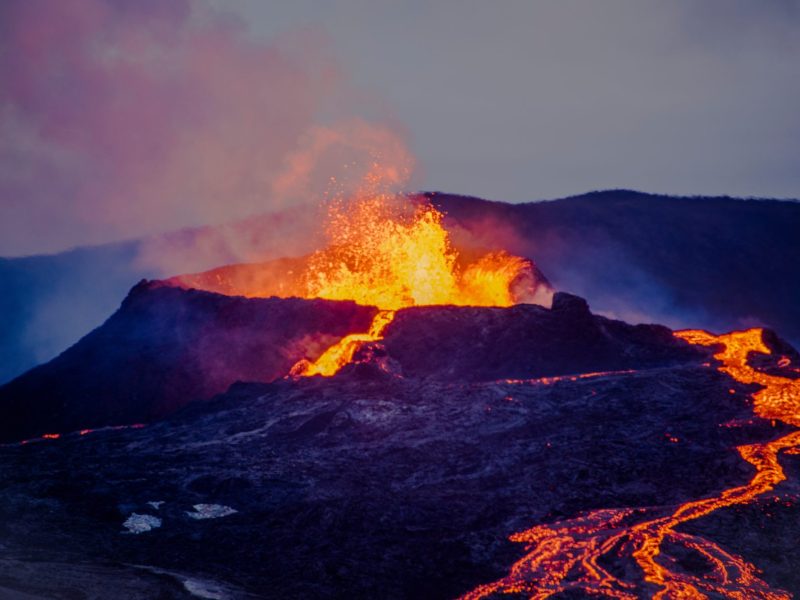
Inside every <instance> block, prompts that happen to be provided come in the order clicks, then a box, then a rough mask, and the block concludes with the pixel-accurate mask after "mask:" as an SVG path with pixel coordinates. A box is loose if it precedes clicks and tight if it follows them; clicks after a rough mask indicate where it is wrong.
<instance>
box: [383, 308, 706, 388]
mask: <svg viewBox="0 0 800 600" xmlns="http://www.w3.org/2000/svg"><path fill="white" fill-rule="evenodd" d="M383 344H384V346H385V348H386V351H387V353H388V356H389V357H390V358H391V359H393V360H395V361H396V362H397V363H398V364H399V365H400V368H401V372H402V373H403V374H404V375H406V376H409V377H433V378H436V379H443V380H448V381H491V380H498V379H526V378H534V377H543V376H552V375H568V374H572V373H589V372H597V371H610V370H625V369H631V368H641V367H655V366H665V365H670V364H677V363H681V362H686V361H691V360H694V359H697V358H698V357H699V356H705V355H706V354H707V352H706V351H705V350H698V349H697V348H696V347H693V346H690V345H688V344H686V343H685V342H683V341H681V340H678V339H676V338H675V337H674V336H673V335H672V332H671V331H670V330H669V329H667V328H666V327H662V326H660V325H628V324H627V323H623V322H621V321H614V320H611V319H606V318H605V317H599V316H596V315H592V314H591V312H589V307H588V304H587V303H586V301H585V300H584V299H583V298H579V297H577V296H573V295H571V294H566V293H564V292H558V293H556V294H555V296H554V297H553V308H552V309H546V308H543V307H541V306H537V305H533V304H519V305H516V306H512V307H509V308H485V307H483V308H476V307H463V306H425V307H412V308H406V309H403V310H400V311H398V313H397V315H396V316H395V318H394V321H392V323H390V324H389V326H388V327H387V328H386V331H385V337H384V341H383Z"/></svg>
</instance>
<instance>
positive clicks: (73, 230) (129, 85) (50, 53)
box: [0, 0, 413, 255]
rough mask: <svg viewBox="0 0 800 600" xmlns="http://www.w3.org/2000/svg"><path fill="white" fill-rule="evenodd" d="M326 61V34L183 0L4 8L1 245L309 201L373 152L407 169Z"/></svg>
mask: <svg viewBox="0 0 800 600" xmlns="http://www.w3.org/2000/svg"><path fill="white" fill-rule="evenodd" d="M331 56H332V52H331V49H330V47H329V42H328V40H327V39H326V37H325V36H324V35H323V34H322V33H321V32H319V31H315V30H304V31H298V32H294V33H293V34H292V35H285V36H283V37H281V38H280V39H272V40H270V41H269V43H267V42H264V41H260V40H258V39H256V38H254V37H252V36H251V35H250V34H249V32H248V30H247V28H246V26H245V24H243V23H242V22H240V21H237V20H236V19H234V18H232V17H230V16H228V15H225V14H222V13H220V12H218V11H215V10H214V9H212V8H210V7H208V6H205V5H203V4H200V3H190V2H189V1H188V0H174V1H169V2H161V1H155V0H146V1H138V2H123V1H121V0H75V1H72V2H57V1H48V0H9V1H7V2H4V3H3V4H2V6H0V165H1V166H0V204H1V205H2V214H3V218H2V219H0V255H3V254H5V255H21V254H30V253H39V252H46V251H58V250H61V249H63V248H65V247H69V246H73V245H79V244H86V243H100V242H106V241H110V240H116V239H120V238H130V237H137V236H140V235H144V234H152V233H157V232H163V231H169V230H173V229H176V228H179V227H185V226H197V225H206V224H213V223H221V222H228V221H233V220H236V219H241V218H244V217H248V216H250V215H253V214H259V213H263V212H267V211H272V210H276V209H283V208H285V207H288V206H295V205H297V204H298V203H301V202H315V201H318V200H319V199H320V198H321V197H322V196H323V195H324V194H325V193H326V192H329V191H330V190H332V189H333V190H335V191H337V192H338V191H341V190H342V189H346V187H347V185H348V182H349V181H351V180H355V179H357V178H358V174H359V172H360V171H361V170H364V169H367V168H369V163H371V162H373V161H376V160H379V161H381V162H385V163H394V164H397V165H398V168H400V169H407V170H410V168H411V166H412V164H413V160H412V158H411V157H410V155H409V153H408V151H407V149H406V147H405V143H404V140H403V135H402V132H400V131H399V130H398V128H397V127H396V126H394V125H392V124H391V119H389V118H388V117H387V116H386V115H383V114H381V111H382V110H384V109H382V108H381V107H375V106H368V104H369V100H367V98H368V95H367V94H366V93H361V92H360V90H358V89H357V88H356V86H354V85H352V84H351V82H350V81H349V80H348V78H347V76H346V75H345V74H344V73H343V72H342V70H341V69H340V67H339V65H338V64H336V62H335V60H333V59H332V58H331ZM363 114H377V120H376V121H367V120H364V119H362V118H360V117H359V115H363ZM331 177H335V181H333V180H332V179H331Z"/></svg>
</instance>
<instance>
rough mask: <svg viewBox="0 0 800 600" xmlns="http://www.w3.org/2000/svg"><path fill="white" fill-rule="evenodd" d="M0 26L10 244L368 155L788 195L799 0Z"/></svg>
mask: <svg viewBox="0 0 800 600" xmlns="http://www.w3.org/2000/svg"><path fill="white" fill-rule="evenodd" d="M0 34H2V38H1V41H0V255H21V254H31V253H38V252H53V251H59V250H62V249H64V248H68V247H72V246H75V245H81V244H86V243H101V242H106V241H112V240H117V239H125V238H130V237H135V236H140V235H145V234H149V233H155V232H160V231H168V230H170V229H174V228H178V227H182V226H192V225H202V224H207V223H217V222H223V221H227V220H232V219H237V218H242V217H245V216H247V215H250V214H256V213H259V212H264V211H268V210H274V209H280V208H282V207H285V206H290V205H294V204H297V203H299V202H304V201H315V200H316V199H318V198H320V197H322V196H324V194H325V193H327V192H329V191H330V185H331V184H330V180H331V177H335V178H336V179H337V186H341V188H342V189H347V186H348V182H347V178H348V177H356V178H357V177H358V173H359V169H361V168H363V166H364V165H365V164H366V163H367V162H369V160H371V157H374V156H375V155H378V156H380V159H381V161H383V162H385V163H386V164H389V165H391V166H392V167H393V168H396V170H397V172H398V173H401V174H404V173H406V172H408V173H409V174H410V176H409V177H408V178H407V179H406V178H405V177H399V179H398V183H399V184H400V185H401V186H402V187H403V188H404V189H408V190H411V191H415V190H420V189H425V190H441V191H448V192H457V193H464V194H470V195H476V196H482V197H486V198H491V199H496V200H508V201H514V202H522V201H530V200H539V199H549V198H555V197H560V196H565V195H571V194H578V193H582V192H585V191H589V190H595V189H603V188H622V187H624V188H633V189H639V190H643V191H648V192H659V193H670V194H682V195H696V194H708V195H717V194H730V195H736V196H767V197H783V198H797V197H799V196H800V164H799V163H800V159H799V158H798V157H800V116H799V114H798V110H797V107H798V106H800V3H798V2H795V1H793V0H763V1H749V2H748V1H744V0H705V1H703V2H689V1H672V2H655V1H642V0H607V1H589V0H584V1H573V0H552V1H536V2H494V3H489V2H463V1H449V2H431V3H429V2H406V3H395V2H367V1H361V2H356V1H345V2H336V3H328V2H310V1H295V2H291V3H272V2H261V1H260V0H230V1H225V2H222V1H217V2H213V4H206V3H201V2H183V1H175V2H156V1H147V2H132V3H125V2H122V1H120V0H80V1H79V2H74V3H62V2H57V1H54V0H53V1H48V0H30V1H26V0H20V1H15V0H11V1H8V2H4V3H3V4H2V6H1V7H0ZM344 164H347V165H349V166H350V170H349V171H346V170H343V165H344ZM353 173H355V174H356V175H353Z"/></svg>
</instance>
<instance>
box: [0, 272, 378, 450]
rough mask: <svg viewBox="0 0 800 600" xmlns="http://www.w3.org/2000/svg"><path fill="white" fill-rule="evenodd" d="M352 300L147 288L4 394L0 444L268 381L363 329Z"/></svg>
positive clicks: (144, 414) (147, 413)
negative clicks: (241, 382)
mask: <svg viewBox="0 0 800 600" xmlns="http://www.w3.org/2000/svg"><path fill="white" fill-rule="evenodd" d="M375 312H376V310H375V309H374V308H370V307H363V306H358V305H356V304H355V303H353V302H332V301H326V300H303V299H299V298H290V299H278V298H258V299H247V298H242V297H229V296H222V295H219V294H213V293H209V292H201V291H197V290H183V289H179V288H176V287H171V286H165V285H163V284H161V283H159V282H142V283H140V284H139V285H137V286H136V287H134V288H133V289H132V290H131V292H130V294H128V297H127V298H126V299H125V301H124V302H123V303H122V305H121V306H120V308H119V310H118V311H117V312H116V313H114V315H112V316H111V317H110V318H109V319H108V320H107V321H106V322H105V323H104V324H103V325H102V326H100V327H99V328H97V329H96V330H94V331H93V332H92V333H90V334H89V335H87V336H86V337H84V338H83V339H82V340H81V341H79V342H78V343H77V344H75V345H74V346H73V347H72V348H70V349H69V350H67V351H66V352H64V353H63V354H61V355H60V356H58V357H57V358H55V359H53V360H52V361H50V362H49V363H46V364H44V365H41V366H39V367H36V368H34V369H32V370H31V371H29V372H28V373H26V374H24V375H21V376H20V377H18V378H17V379H15V380H14V381H12V382H10V383H8V384H6V385H5V386H3V387H2V388H0V439H2V440H12V439H13V440H18V439H22V438H27V437H32V436H36V435H41V434H42V433H46V432H65V431H72V430H75V429H83V428H92V427H98V426H103V425H112V424H124V423H136V422H148V421H151V420H152V419H156V418H159V417H163V416H164V415H167V414H169V413H171V412H174V411H175V410H177V409H178V408H180V407H182V406H185V405H186V404H188V403H190V402H192V401H194V400H202V399H207V398H210V397H211V396H213V395H214V394H218V393H220V392H223V391H225V390H226V389H227V388H228V386H230V385H231V383H233V382H235V381H237V380H242V379H243V380H250V381H265V382H266V381H271V380H273V379H275V378H277V377H282V376H284V375H285V374H286V373H287V372H288V371H289V369H290V368H291V367H292V365H293V364H294V363H295V362H297V361H298V360H299V359H301V358H303V357H304V356H309V355H311V356H316V355H318V354H319V353H320V352H321V351H322V350H324V349H325V348H326V347H328V346H329V345H330V344H332V343H334V342H335V341H336V340H337V339H339V338H341V337H342V336H344V335H347V334H349V333H353V332H358V331H366V330H367V329H368V327H369V324H370V323H371V321H372V318H373V317H374V315H375Z"/></svg>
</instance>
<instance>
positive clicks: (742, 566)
mask: <svg viewBox="0 0 800 600" xmlns="http://www.w3.org/2000/svg"><path fill="white" fill-rule="evenodd" d="M675 335H676V336H677V337H679V338H681V339H683V340H686V341H687V342H689V343H691V344H696V345H702V346H717V345H718V346H719V347H720V350H719V351H718V352H717V353H716V354H715V355H714V357H715V358H716V359H717V360H718V361H719V362H720V365H719V366H718V369H719V370H720V371H721V372H723V373H727V374H728V375H730V376H731V377H733V378H734V379H735V380H736V381H738V382H740V383H743V384H757V385H759V386H761V389H760V390H759V391H757V392H755V393H753V394H752V398H753V403H754V407H753V408H754V412H755V413H756V415H758V416H760V417H762V418H764V419H770V420H774V421H782V422H784V423H786V424H789V425H793V426H795V427H800V380H798V379H791V378H786V377H780V376H777V375H769V374H766V373H764V372H762V371H759V370H757V369H755V368H753V367H752V366H750V365H749V364H748V362H747V359H748V356H749V354H750V353H753V352H755V353H763V354H771V351H770V349H769V348H768V347H767V346H766V345H765V344H764V341H763V330H761V329H750V330H747V331H737V332H733V333H728V334H724V335H718V336H717V335H712V334H710V333H708V332H705V331H697V330H690V331H680V332H676V333H675ZM781 366H784V365H781ZM737 450H738V451H739V454H740V455H741V456H742V458H743V459H744V460H746V461H747V462H748V463H750V464H751V465H752V466H753V467H754V468H755V475H754V476H753V478H752V479H751V480H750V481H749V482H748V483H747V484H745V485H742V486H738V487H733V488H729V489H726V490H724V491H722V492H721V493H720V494H718V495H716V496H712V497H710V498H703V499H700V500H694V501H690V502H686V503H684V504H681V505H679V506H677V507H676V508H674V509H671V510H670V511H668V512H667V513H666V514H662V515H661V516H656V517H655V518H653V517H652V512H653V510H658V509H608V510H596V511H592V512H589V513H585V514H582V515H579V516H578V517H575V518H572V519H568V520H565V521H559V522H556V523H552V524H547V525H537V526H535V527H533V528H531V529H528V530H526V531H522V532H519V533H515V534H514V535H512V536H511V538H510V539H511V541H514V542H521V543H524V544H526V550H527V552H528V554H527V555H526V556H525V557H523V558H522V559H521V560H520V561H518V562H517V563H516V564H514V565H513V567H512V568H511V571H510V573H509V575H508V576H506V577H504V578H503V579H501V580H499V581H496V582H494V583H490V584H487V585H482V586H479V587H478V588H476V589H475V590H473V591H471V592H469V593H467V594H466V595H465V596H464V598H465V599H470V600H476V599H479V598H489V597H496V596H499V595H514V594H516V595H520V596H524V597H528V598H537V599H538V598H548V597H550V596H553V595H556V594H559V593H564V592H570V591H574V592H581V593H583V594H584V595H598V596H602V597H607V598H619V599H630V600H635V599H636V598H642V597H652V598H657V599H662V600H667V599H672V598H676V599H677V598H685V599H700V598H731V599H736V600H746V599H751V598H761V599H765V600H783V599H788V598H790V595H789V594H787V593H785V592H783V591H781V590H774V589H772V588H770V587H769V585H768V584H767V583H766V582H765V581H763V580H762V579H760V578H759V577H758V569H757V568H756V567H755V565H753V564H751V563H750V562H748V561H747V560H746V559H745V558H743V557H740V556H736V555H734V554H732V553H730V552H728V551H726V550H725V549H723V548H722V547H720V546H719V545H717V544H715V543H714V542H713V541H711V540H708V539H705V538H703V537H701V536H697V535H690V534H687V533H683V532H680V531H676V529H677V527H678V526H679V525H681V524H682V523H685V522H687V521H691V520H693V519H698V518H700V517H703V516H705V515H708V514H710V513H712V512H714V511H716V510H718V509H721V508H725V507H728V506H732V505H736V504H745V503H748V502H751V501H752V500H754V499H755V498H757V497H758V496H760V495H762V494H764V493H766V492H769V491H771V490H773V489H774V488H775V486H776V485H778V484H779V483H780V482H782V481H784V480H785V479H786V475H785V473H784V471H783V468H782V467H781V464H780V461H779V460H778V456H779V454H780V453H781V452H784V453H787V454H794V453H797V452H798V451H800V430H797V431H793V432H792V433H789V434H787V435H785V436H783V437H781V438H779V439H777V440H774V441H771V442H766V443H757V444H750V445H744V446H739V447H738V448H737ZM665 542H667V543H668V544H669V545H670V546H672V547H680V548H683V549H685V550H687V551H693V552H696V553H698V554H699V555H701V556H702V557H703V558H704V559H705V560H706V562H707V564H708V565H710V569H709V570H708V571H707V572H705V573H704V574H703V575H702V576H697V575H694V574H691V573H688V572H686V571H685V570H683V569H681V567H680V565H679V563H678V561H677V560H676V559H675V558H673V557H672V556H671V555H670V554H668V553H665V552H664V551H663V546H664V543H665ZM611 554H613V555H616V556H618V557H620V558H623V559H624V558H629V559H632V563H633V564H632V565H631V568H626V569H625V570H624V572H622V573H620V572H617V571H615V572H614V573H612V572H611V571H609V570H607V569H606V568H604V567H603V566H602V560H601V559H602V558H603V557H604V556H606V555H611Z"/></svg>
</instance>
